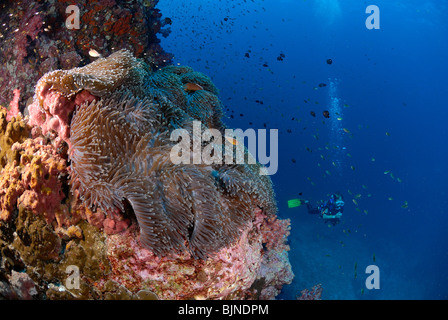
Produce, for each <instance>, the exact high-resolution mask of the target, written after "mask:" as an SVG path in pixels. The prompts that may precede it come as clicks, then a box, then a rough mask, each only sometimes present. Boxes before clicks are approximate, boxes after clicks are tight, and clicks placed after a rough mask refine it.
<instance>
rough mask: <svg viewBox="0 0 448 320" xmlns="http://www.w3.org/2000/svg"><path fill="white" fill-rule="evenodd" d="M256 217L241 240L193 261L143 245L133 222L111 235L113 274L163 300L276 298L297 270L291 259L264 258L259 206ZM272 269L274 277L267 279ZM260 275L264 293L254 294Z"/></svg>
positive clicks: (116, 278)
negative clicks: (163, 254) (293, 268)
mask: <svg viewBox="0 0 448 320" xmlns="http://www.w3.org/2000/svg"><path fill="white" fill-rule="evenodd" d="M254 216H255V218H254V220H253V221H252V223H251V224H250V225H249V226H248V227H247V228H246V229H245V230H244V231H243V232H242V234H241V237H240V239H239V240H238V242H237V243H235V244H234V245H232V246H229V247H226V248H223V249H221V250H220V251H219V252H218V253H217V254H216V255H215V256H213V257H211V258H209V259H207V260H198V259H194V258H192V257H191V255H190V254H188V253H183V254H173V255H170V256H164V257H158V256H156V255H154V253H153V252H151V251H149V250H147V249H145V248H143V247H142V246H141V244H140V243H139V241H138V240H137V239H138V237H136V233H137V232H138V231H137V230H136V226H135V225H134V226H133V227H131V228H129V229H127V230H126V231H125V233H122V234H119V235H113V236H110V237H108V239H107V248H108V249H107V250H108V256H109V260H110V261H111V264H112V275H111V278H112V279H113V280H114V281H116V282H117V283H119V284H121V285H123V286H125V287H126V288H128V289H129V290H131V291H137V290H138V289H141V288H146V289H149V290H151V291H153V292H155V293H156V294H157V295H158V296H159V298H161V299H229V298H231V299H248V298H254V297H259V298H262V299H273V298H274V297H275V295H276V294H278V288H279V287H281V286H282V285H283V284H285V283H289V282H291V280H292V272H290V265H289V262H288V260H287V259H286V260H285V259H283V260H282V261H281V262H280V260H278V261H273V260H274V259H264V255H265V254H266V253H265V252H264V251H263V249H262V242H263V233H260V232H259V231H257V230H258V228H257V226H256V224H259V223H260V221H263V220H264V218H265V216H264V214H263V213H262V211H261V210H260V209H257V210H256V212H255V214H254ZM279 254H281V253H279ZM283 254H285V255H286V257H287V254H286V253H283ZM272 256H276V254H273V255H271V257H272ZM262 270H271V271H270V272H263V271H262ZM274 270H275V271H274ZM285 270H286V271H285ZM288 270H289V271H288ZM267 273H270V277H271V278H270V279H267V280H266V279H264V277H265V276H266V275H267ZM280 274H286V275H287V276H286V277H282V276H278V275H280ZM261 278H263V280H262V283H263V285H262V286H261V287H260V288H257V289H258V290H260V291H263V292H258V293H257V292H254V291H256V290H257V289H256V288H252V286H253V284H254V283H255V280H257V279H261ZM276 287H277V288H276Z"/></svg>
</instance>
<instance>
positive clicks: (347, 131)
mask: <svg viewBox="0 0 448 320" xmlns="http://www.w3.org/2000/svg"><path fill="white" fill-rule="evenodd" d="M342 130H344V132H345V133H350V130H348V129H347V128H343V129H342Z"/></svg>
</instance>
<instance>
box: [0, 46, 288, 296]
mask: <svg viewBox="0 0 448 320" xmlns="http://www.w3.org/2000/svg"><path fill="white" fill-rule="evenodd" d="M108 59H110V60H108ZM105 66H108V67H109V68H108V70H107V71H106V72H97V71H100V70H101V69H103V68H105ZM111 75H112V76H111ZM191 83H196V84H197V85H198V86H200V87H201V88H202V90H199V91H206V92H207V94H206V95H201V94H198V95H196V98H194V99H192V97H191V96H192V95H194V94H196V93H197V92H191V91H188V90H185V86H186V85H187V84H191ZM201 97H206V98H201ZM192 101H193V102H194V103H192ZM204 110H206V111H207V112H202V111H204ZM29 111H30V112H29V114H30V119H29V121H28V126H30V125H31V126H33V127H32V128H31V127H27V131H26V132H25V133H23V134H22V135H12V139H9V140H8V141H9V142H8V144H7V145H6V147H7V148H10V149H11V150H14V152H12V153H8V154H6V156H5V159H6V160H5V165H4V168H3V169H2V171H1V173H0V186H1V185H2V183H3V185H4V186H6V187H8V186H14V185H17V186H20V188H19V189H17V190H18V191H17V192H16V193H12V194H11V196H9V197H8V201H6V202H4V203H1V205H2V210H3V211H2V212H5V213H4V214H2V217H1V218H0V252H1V258H2V260H1V264H0V275H1V276H0V282H1V283H2V285H0V297H2V296H3V297H4V298H14V297H23V298H25V297H28V296H27V295H25V294H22V296H20V294H19V293H20V292H19V293H18V292H17V290H19V289H17V288H18V287H20V286H14V284H13V283H12V280H11V279H13V278H12V275H13V271H21V272H25V273H26V274H27V275H28V276H29V277H30V280H31V281H32V282H29V281H28V282H27V283H30V284H32V285H33V286H31V287H30V286H25V287H26V290H28V291H30V288H31V289H33V290H31V291H32V296H33V298H39V299H45V298H47V299H153V298H159V299H274V298H275V296H276V295H277V294H278V293H279V291H280V290H281V287H282V286H283V285H284V284H286V283H290V282H291V281H292V277H293V274H292V271H291V266H290V264H289V261H288V254H287V252H288V250H289V247H288V245H287V243H286V241H287V237H288V235H289V220H280V219H279V218H278V217H277V216H276V211H277V207H276V203H275V198H274V192H273V189H272V184H271V181H270V179H269V177H268V176H262V175H260V174H259V170H260V168H261V166H260V165H259V164H251V165H249V164H238V165H236V164H233V165H225V164H210V165H206V164H202V165H183V164H180V165H175V164H173V163H172V162H171V161H170V157H169V154H170V150H171V149H172V147H173V145H174V143H175V142H174V141H171V140H170V139H169V137H170V133H171V132H172V131H173V130H174V129H176V128H184V129H185V130H187V131H188V132H190V133H191V130H192V128H191V122H192V121H193V120H201V121H202V123H203V126H204V127H205V128H208V127H211V128H217V129H218V130H223V129H224V128H225V125H224V124H223V123H222V121H221V118H222V106H221V102H220V101H219V99H218V98H217V90H216V88H215V87H214V85H213V84H212V83H211V81H210V79H209V78H208V77H206V76H205V75H202V74H200V73H197V72H194V71H193V70H192V69H191V68H188V67H175V66H168V67H166V68H162V69H161V70H158V71H155V72H154V71H152V70H151V68H150V67H149V66H147V65H146V64H145V63H144V62H143V61H140V60H138V59H135V58H134V57H133V56H132V54H131V53H130V52H129V51H126V50H122V51H119V52H117V53H115V54H113V55H112V56H110V57H108V58H100V59H98V60H97V61H95V62H94V63H92V64H91V65H87V66H85V67H83V68H76V69H72V70H68V71H62V70H60V71H53V72H50V73H48V74H46V75H44V76H43V77H42V78H41V80H40V81H39V83H38V85H37V86H36V93H35V96H34V101H33V103H32V104H31V105H30V108H29ZM2 112H3V115H5V114H6V113H5V112H4V111H2ZM11 121H16V122H17V121H18V122H19V123H21V124H23V123H24V122H23V120H22V119H21V118H17V119H16V118H13V119H12V120H11ZM56 121H57V125H54V123H55V122H56ZM28 132H31V135H28ZM0 133H2V132H0ZM2 134H4V133H2ZM0 141H1V140H0ZM203 147H205V146H203ZM245 152H247V151H245ZM36 178H37V180H36ZM33 179H34V180H33ZM6 187H5V188H6ZM5 188H3V189H2V190H6V189H7V188H6V189H5ZM9 189H11V188H9ZM9 189H8V190H9ZM11 192H12V191H11ZM69 266H76V267H77V268H79V272H80V286H79V287H77V288H73V287H72V286H70V283H67V282H66V279H67V272H66V270H67V267H69ZM25 280H26V279H25ZM24 290H25V289H24ZM19 291H20V290H19Z"/></svg>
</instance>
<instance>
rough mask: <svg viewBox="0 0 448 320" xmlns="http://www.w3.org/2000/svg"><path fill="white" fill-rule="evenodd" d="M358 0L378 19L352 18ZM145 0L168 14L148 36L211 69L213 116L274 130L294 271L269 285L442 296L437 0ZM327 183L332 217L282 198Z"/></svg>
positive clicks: (315, 192)
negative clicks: (162, 35)
mask: <svg viewBox="0 0 448 320" xmlns="http://www.w3.org/2000/svg"><path fill="white" fill-rule="evenodd" d="M372 4H373V5H376V6H377V7H378V8H379V9H380V20H379V22H380V29H372V30H369V29H367V28H366V24H365V22H366V19H367V18H368V16H369V14H366V8H367V6H368V5H372ZM158 7H159V8H160V9H161V11H162V13H163V15H164V16H165V17H170V18H172V20H173V24H172V26H171V30H172V32H171V34H170V35H169V36H168V37H167V38H166V39H163V40H162V46H163V47H164V49H165V50H166V51H168V52H172V53H174V55H175V58H174V62H175V63H176V64H177V63H179V64H182V65H189V66H191V67H193V68H194V69H195V70H197V71H201V72H203V73H205V74H207V75H208V76H210V77H211V78H212V80H213V81H214V83H215V85H216V86H217V87H218V88H219V89H220V98H221V100H222V101H223V103H224V105H225V106H226V116H227V118H226V119H225V122H226V124H227V125H228V126H229V127H232V128H241V129H244V130H245V129H247V128H254V129H263V128H264V126H266V129H278V130H279V138H278V147H279V151H278V163H279V165H278V171H277V173H275V174H274V175H272V180H273V182H274V184H275V192H276V195H277V201H278V207H279V212H278V214H279V216H280V217H282V218H289V219H291V235H290V237H289V243H290V246H291V251H290V252H289V257H290V261H291V264H292V268H293V272H294V274H295V278H294V281H293V283H292V284H291V285H288V286H285V287H284V288H283V291H282V293H281V295H280V296H279V298H281V299H295V296H296V294H298V293H299V292H300V291H301V290H303V289H305V288H310V287H312V286H314V285H316V284H318V283H321V284H322V287H323V294H322V298H323V299H447V298H448V234H447V229H448V209H447V208H448V196H447V189H448V183H447V180H448V169H447V159H448V148H447V143H446V140H447V138H448V129H447V127H448V124H447V119H448V102H447V101H448V99H447V92H448V90H447V88H448V80H447V76H448V41H447V39H448V22H447V19H446V17H447V16H448V2H447V1H444V0H432V1H427V0H423V1H422V0H409V1H404V0H403V1H393V0H387V1H386V0H374V1H369V2H366V1H359V0H264V1H261V0H257V1H255V0H253V1H251V0H235V1H230V0H227V1H226V0H182V1H181V0H161V1H160V2H159V5H158ZM246 53H248V54H247V55H246ZM281 53H283V55H284V58H282V59H279V60H278V59H277V58H278V57H279V56H280V54H281ZM327 59H332V61H333V63H332V64H327V62H326V61H327ZM321 83H324V84H326V86H322V87H319V84H321ZM257 101H258V102H257ZM324 110H327V111H329V112H330V118H328V119H327V118H325V117H324V116H323V113H322V112H323V111H324ZM311 111H314V112H315V114H316V116H315V117H313V116H312V115H311V114H310V112H311ZM231 116H232V117H231ZM335 191H340V192H342V194H343V195H344V200H345V203H346V205H345V211H344V215H343V217H342V220H341V223H339V224H338V225H336V226H334V227H333V226H328V225H327V224H326V223H324V221H323V220H322V219H320V218H319V217H318V216H314V215H309V214H307V211H306V209H305V208H304V207H303V206H302V207H296V208H291V209H289V208H288V206H287V200H289V199H294V198H302V199H309V200H310V201H311V202H313V203H315V202H317V201H318V200H321V199H326V198H328V195H329V194H331V193H332V192H335ZM299 193H302V195H301V196H300V195H299ZM353 200H355V202H356V203H357V204H355V202H354V201H353ZM368 265H376V266H377V267H378V268H379V271H380V282H379V283H380V289H371V290H369V289H367V288H366V285H365V281H366V278H367V277H368V276H369V274H366V273H365V269H366V267H367V266H368Z"/></svg>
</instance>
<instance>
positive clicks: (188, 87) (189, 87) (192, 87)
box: [184, 82, 204, 91]
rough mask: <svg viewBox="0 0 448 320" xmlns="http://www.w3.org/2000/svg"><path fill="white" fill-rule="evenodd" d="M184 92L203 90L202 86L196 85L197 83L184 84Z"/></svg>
mask: <svg viewBox="0 0 448 320" xmlns="http://www.w3.org/2000/svg"><path fill="white" fill-rule="evenodd" d="M184 90H185V91H198V90H204V88H203V87H202V86H200V85H198V84H197V83H191V82H188V83H186V84H184Z"/></svg>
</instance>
